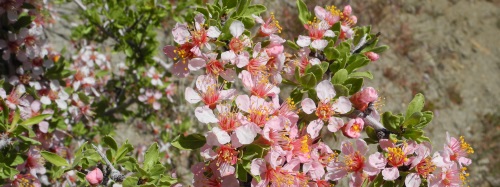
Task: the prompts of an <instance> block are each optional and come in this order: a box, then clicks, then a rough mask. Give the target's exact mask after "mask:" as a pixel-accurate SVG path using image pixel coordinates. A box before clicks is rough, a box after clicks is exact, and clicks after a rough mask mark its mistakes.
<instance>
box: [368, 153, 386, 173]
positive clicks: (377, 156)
mask: <svg viewBox="0 0 500 187" xmlns="http://www.w3.org/2000/svg"><path fill="white" fill-rule="evenodd" d="M368 163H370V165H371V166H373V167H374V168H377V169H384V168H385V165H386V164H387V160H386V159H385V157H384V155H383V154H381V153H379V152H376V153H373V154H372V155H370V156H369V157H368Z"/></svg>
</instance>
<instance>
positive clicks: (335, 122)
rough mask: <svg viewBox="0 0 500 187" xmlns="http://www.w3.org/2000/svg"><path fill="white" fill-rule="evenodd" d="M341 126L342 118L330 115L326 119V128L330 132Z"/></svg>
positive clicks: (342, 123) (342, 124)
mask: <svg viewBox="0 0 500 187" xmlns="http://www.w3.org/2000/svg"><path fill="white" fill-rule="evenodd" d="M343 126H344V120H342V118H338V117H333V116H332V117H330V119H328V130H329V131H330V132H337V131H338V130H339V129H341V128H342V127H343Z"/></svg>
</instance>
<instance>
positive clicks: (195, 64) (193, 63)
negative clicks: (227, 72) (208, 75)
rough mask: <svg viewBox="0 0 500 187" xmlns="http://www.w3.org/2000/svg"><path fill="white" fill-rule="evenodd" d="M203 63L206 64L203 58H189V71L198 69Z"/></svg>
mask: <svg viewBox="0 0 500 187" xmlns="http://www.w3.org/2000/svg"><path fill="white" fill-rule="evenodd" d="M205 65H206V62H205V60H204V59H202V58H193V59H191V60H189V64H188V68H189V70H191V71H196V70H199V69H201V68H203V67H205Z"/></svg>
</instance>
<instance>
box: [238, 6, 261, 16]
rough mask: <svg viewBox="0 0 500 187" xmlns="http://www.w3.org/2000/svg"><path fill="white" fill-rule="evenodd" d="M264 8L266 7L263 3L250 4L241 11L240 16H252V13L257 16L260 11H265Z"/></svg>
mask: <svg viewBox="0 0 500 187" xmlns="http://www.w3.org/2000/svg"><path fill="white" fill-rule="evenodd" d="M266 10H267V8H266V7H265V6H264V5H251V6H248V7H247V8H246V9H245V10H244V11H243V13H241V14H240V16H242V17H252V14H254V15H256V16H258V15H260V13H262V12H265V11H266ZM252 19H253V18H252Z"/></svg>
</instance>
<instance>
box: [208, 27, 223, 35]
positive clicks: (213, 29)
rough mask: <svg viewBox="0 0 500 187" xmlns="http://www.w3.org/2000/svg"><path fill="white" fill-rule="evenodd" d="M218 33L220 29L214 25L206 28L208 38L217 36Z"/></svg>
mask: <svg viewBox="0 0 500 187" xmlns="http://www.w3.org/2000/svg"><path fill="white" fill-rule="evenodd" d="M220 34H221V31H220V30H219V28H217V27H214V26H210V27H209V28H208V30H207V36H208V37H210V38H218V37H219V35H220Z"/></svg>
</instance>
